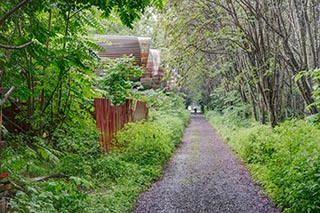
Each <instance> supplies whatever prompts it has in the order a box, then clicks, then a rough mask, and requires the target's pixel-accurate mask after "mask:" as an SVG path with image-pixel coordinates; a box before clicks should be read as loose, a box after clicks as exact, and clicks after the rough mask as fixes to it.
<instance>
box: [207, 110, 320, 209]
mask: <svg viewBox="0 0 320 213" xmlns="http://www.w3.org/2000/svg"><path fill="white" fill-rule="evenodd" d="M207 118H208V120H209V121H210V122H211V123H213V126H214V127H215V128H217V129H218V130H219V132H220V133H221V134H222V136H224V137H225V138H226V133H227V134H228V135H231V137H230V136H229V137H228V139H229V140H228V142H229V143H230V145H231V146H232V147H233V149H234V150H235V151H236V152H237V153H238V154H239V155H240V157H241V158H242V159H243V160H244V161H245V162H247V163H248V164H249V168H250V169H251V171H252V173H253V175H254V177H255V178H256V179H257V181H258V182H260V183H261V184H262V185H263V187H264V188H265V189H266V191H267V192H268V193H269V195H270V196H271V197H272V198H273V200H274V201H275V202H276V204H277V205H278V206H279V207H280V208H281V209H283V210H284V211H285V212H319V211H320V141H319V138H320V130H319V129H318V128H316V127H314V126H312V125H309V124H307V123H306V122H305V121H303V120H291V121H286V122H284V123H282V124H280V125H279V126H277V127H275V128H274V129H271V128H270V127H266V126H261V125H252V126H251V127H248V128H239V125H233V124H232V123H228V124H226V125H225V123H224V118H222V117H221V116H219V115H218V114H216V113H213V112H210V113H208V114H207ZM213 118H214V119H213ZM245 123H246V122H245ZM234 135H237V137H234Z"/></svg>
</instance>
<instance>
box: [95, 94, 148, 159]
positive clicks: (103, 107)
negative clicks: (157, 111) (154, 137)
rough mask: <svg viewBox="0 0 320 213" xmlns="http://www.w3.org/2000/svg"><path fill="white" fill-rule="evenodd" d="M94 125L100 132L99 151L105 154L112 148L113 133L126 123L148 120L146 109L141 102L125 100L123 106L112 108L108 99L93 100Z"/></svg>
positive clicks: (144, 104)
mask: <svg viewBox="0 0 320 213" xmlns="http://www.w3.org/2000/svg"><path fill="white" fill-rule="evenodd" d="M94 106H95V111H96V125H97V128H98V129H99V131H100V137H99V142H100V146H101V151H102V152H103V153H107V152H109V151H110V149H111V147H112V139H113V136H114V133H116V132H117V131H119V130H121V129H122V128H123V127H124V125H125V124H126V123H128V122H136V121H140V120H143V119H145V120H147V119H148V112H149V111H148V108H147V106H146V103H144V102H142V101H133V100H131V99H127V100H126V101H125V103H124V104H122V105H117V106H112V105H111V101H110V100H109V99H104V98H95V99H94Z"/></svg>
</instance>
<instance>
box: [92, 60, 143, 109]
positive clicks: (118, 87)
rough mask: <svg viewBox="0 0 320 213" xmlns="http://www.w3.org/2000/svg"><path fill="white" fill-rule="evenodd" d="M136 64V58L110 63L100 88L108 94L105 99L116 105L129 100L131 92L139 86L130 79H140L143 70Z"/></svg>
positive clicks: (101, 80) (99, 84)
mask: <svg viewBox="0 0 320 213" xmlns="http://www.w3.org/2000/svg"><path fill="white" fill-rule="evenodd" d="M134 63H135V59H134V58H132V57H123V58H119V59H115V60H114V61H110V64H107V65H106V67H105V68H104V73H103V76H102V77H101V79H100V80H99V81H98V87H99V88H100V89H101V90H103V91H105V92H106V96H105V97H106V98H109V99H110V100H111V102H112V103H113V104H114V105H117V104H122V103H123V102H124V101H125V100H126V98H128V95H129V90H130V89H133V88H134V87H137V86H138V85H137V83H135V82H133V81H131V80H130V77H140V76H141V75H142V73H143V69H142V68H141V67H138V66H136V65H134Z"/></svg>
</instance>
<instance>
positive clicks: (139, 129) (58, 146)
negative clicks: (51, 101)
mask: <svg viewBox="0 0 320 213" xmlns="http://www.w3.org/2000/svg"><path fill="white" fill-rule="evenodd" d="M189 117H190V113H189V112H187V111H179V109H171V110H168V111H165V112H163V111H156V110H151V111H150V119H149V122H140V123H132V124H129V125H127V127H125V128H124V129H123V130H122V131H120V132H119V133H118V135H117V136H118V143H119V146H118V149H117V150H113V151H112V152H111V153H109V154H107V155H101V154H98V151H97V150H99V147H98V142H97V141H96V137H97V134H96V131H95V130H94V129H93V128H91V127H92V124H91V123H88V124H86V125H84V126H81V125H80V126H77V123H75V124H74V126H70V125H69V126H68V127H69V131H66V130H67V129H68V128H67V127H64V128H63V129H62V128H61V129H59V130H57V131H56V133H55V135H54V137H53V138H52V139H51V140H52V146H50V145H49V144H45V145H46V146H44V142H46V140H44V139H43V138H26V137H25V136H17V137H12V138H11V139H10V140H9V142H10V144H11V145H10V146H9V147H8V148H7V149H6V150H5V153H4V160H3V161H4V162H5V163H4V167H3V168H4V169H6V170H9V171H10V172H11V173H12V174H15V175H14V178H13V177H10V179H11V180H12V181H14V182H21V180H23V182H24V183H25V185H23V186H21V188H19V190H17V193H16V196H15V197H14V198H12V199H11V200H10V207H11V210H12V211H13V212H90V213H91V212H129V211H130V210H131V209H132V208H133V207H134V205H135V204H136V201H137V199H138V196H139V193H140V192H141V191H143V190H146V189H147V188H148V187H149V186H150V185H151V183H152V182H153V181H154V180H156V179H157V178H158V177H159V176H160V174H161V173H162V164H163V163H164V162H165V161H166V160H167V159H168V158H169V157H170V156H171V154H172V152H173V150H174V148H175V145H176V144H178V143H179V141H180V137H181V136H182V134H183V130H184V127H185V125H186V123H187V122H188V120H189ZM77 127H78V129H77ZM85 128H86V130H87V131H84V129H85ZM63 136H64V137H63ZM28 140H33V141H32V143H28ZM28 144H32V146H29V145H28ZM50 153H51V154H50ZM48 174H64V175H66V176H68V178H62V179H61V178H60V179H49V180H46V181H42V182H36V183H30V178H32V177H35V176H42V175H48ZM20 189H21V190H20Z"/></svg>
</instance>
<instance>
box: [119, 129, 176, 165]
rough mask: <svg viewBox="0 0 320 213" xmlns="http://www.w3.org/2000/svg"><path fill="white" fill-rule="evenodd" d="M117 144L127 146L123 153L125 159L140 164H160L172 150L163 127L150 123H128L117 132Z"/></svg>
mask: <svg viewBox="0 0 320 213" xmlns="http://www.w3.org/2000/svg"><path fill="white" fill-rule="evenodd" d="M117 144H118V145H119V146H127V147H126V149H125V151H124V153H123V154H124V159H125V160H126V161H130V162H135V163H138V164H142V165H154V164H159V163H160V164H161V163H163V162H164V161H165V160H166V159H168V158H169V156H170V155H171V153H172V151H173V147H172V145H171V144H170V137H169V135H168V134H167V132H166V131H165V129H161V128H160V127H158V126H157V125H156V124H152V123H131V124H128V125H127V126H126V127H125V128H124V129H123V130H122V131H120V132H119V133H118V134H117Z"/></svg>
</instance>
